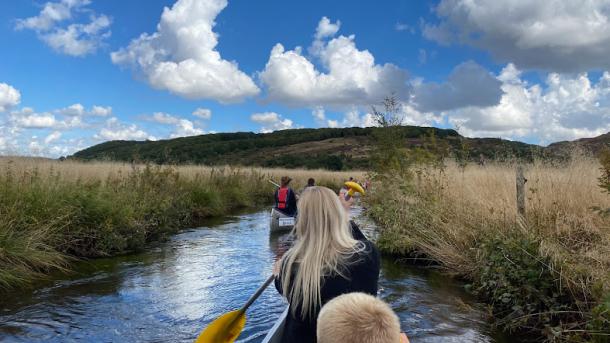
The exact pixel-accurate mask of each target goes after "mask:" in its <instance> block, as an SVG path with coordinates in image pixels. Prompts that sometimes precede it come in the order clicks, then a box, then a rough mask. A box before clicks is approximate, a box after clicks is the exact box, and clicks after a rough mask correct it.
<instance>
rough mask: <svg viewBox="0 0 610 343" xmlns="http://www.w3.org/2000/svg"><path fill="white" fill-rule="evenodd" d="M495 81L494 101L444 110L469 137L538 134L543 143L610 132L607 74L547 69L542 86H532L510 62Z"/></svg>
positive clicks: (519, 136)
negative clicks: (498, 90) (498, 85)
mask: <svg viewBox="0 0 610 343" xmlns="http://www.w3.org/2000/svg"><path fill="white" fill-rule="evenodd" d="M498 79H499V80H500V81H501V82H502V89H503V91H504V94H503V95H502V98H501V100H500V103H499V104H498V105H495V106H490V107H485V108H464V109H460V110H455V111H448V112H446V113H445V114H446V115H447V118H448V121H449V122H450V123H452V124H454V125H456V126H459V127H460V128H461V131H462V132H463V133H464V134H467V135H470V136H495V137H498V136H500V137H507V138H523V137H537V138H538V139H539V142H540V143H542V144H548V143H551V142H554V141H559V140H572V139H576V138H582V137H593V136H597V135H600V134H603V133H606V132H608V131H610V73H609V72H605V73H603V75H602V76H601V77H600V78H599V80H597V82H591V81H590V80H589V77H588V75H587V74H586V73H581V74H558V73H551V74H549V75H548V77H547V78H546V80H545V84H544V85H539V84H533V85H530V84H528V82H526V81H524V80H523V79H522V78H521V76H520V71H519V70H518V69H517V68H516V67H515V66H514V65H512V64H509V65H507V66H506V67H505V68H504V69H503V70H502V72H501V73H500V75H498Z"/></svg>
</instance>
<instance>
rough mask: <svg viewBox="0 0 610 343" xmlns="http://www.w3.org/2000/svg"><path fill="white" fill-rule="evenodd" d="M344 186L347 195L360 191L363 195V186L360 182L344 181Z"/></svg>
mask: <svg viewBox="0 0 610 343" xmlns="http://www.w3.org/2000/svg"><path fill="white" fill-rule="evenodd" d="M345 187H347V189H349V190H348V191H347V195H349V196H353V195H354V193H360V194H362V195H364V188H362V186H360V184H359V183H357V182H353V181H347V182H345Z"/></svg>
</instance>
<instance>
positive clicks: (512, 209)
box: [368, 156, 610, 342]
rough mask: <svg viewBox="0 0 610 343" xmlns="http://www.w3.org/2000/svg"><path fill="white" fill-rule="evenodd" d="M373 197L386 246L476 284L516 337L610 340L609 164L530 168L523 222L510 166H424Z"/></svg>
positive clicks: (587, 161)
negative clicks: (605, 171) (605, 185)
mask: <svg viewBox="0 0 610 343" xmlns="http://www.w3.org/2000/svg"><path fill="white" fill-rule="evenodd" d="M413 170H414V173H413V175H414V177H413V178H412V180H405V179H401V178H397V177H394V178H390V179H389V180H388V181H386V182H383V183H382V184H380V185H376V187H375V189H374V191H373V192H372V193H371V194H370V196H369V197H368V202H369V208H370V211H369V213H370V214H371V215H372V216H373V217H374V218H375V219H376V220H378V221H379V222H380V223H381V224H382V227H384V230H383V231H382V233H381V236H380V240H379V245H380V247H381V249H382V250H384V251H385V252H389V253H394V254H400V255H405V256H408V257H409V258H411V259H415V260H417V259H419V260H420V261H428V262H429V261H433V264H434V265H436V266H437V267H439V268H443V269H445V270H446V271H448V272H450V273H453V274H455V275H457V276H459V277H461V278H464V279H465V280H467V281H468V282H469V284H468V288H469V289H471V290H472V291H473V292H475V293H477V294H479V295H481V296H482V297H483V298H485V299H486V300H487V301H488V303H489V304H490V309H491V311H492V312H493V313H494V315H495V316H496V317H497V318H498V323H499V324H501V325H502V326H503V327H505V328H507V329H508V330H519V331H529V332H534V333H535V334H537V335H539V334H541V335H542V336H543V337H546V339H547V340H548V341H576V342H577V341H589V340H591V341H599V342H607V340H608V339H609V337H610V312H609V310H610V217H608V216H604V215H603V214H602V213H600V211H599V210H598V209H607V208H610V194H607V193H606V192H604V190H603V189H602V188H600V187H599V181H598V180H599V178H600V176H601V174H602V171H601V165H600V164H599V162H598V161H597V160H595V159H592V158H587V157H578V156H576V157H574V158H572V159H571V160H570V161H569V162H566V163H563V164H552V163H545V162H543V161H538V162H535V163H533V164H530V165H526V166H525V177H526V178H527V183H526V215H525V217H521V216H518V214H517V204H516V197H517V194H516V186H515V184H516V182H515V170H516V165H515V164H512V163H503V164H494V163H492V164H488V165H485V166H479V165H473V164H469V165H467V166H465V167H464V166H459V165H458V164H455V163H449V164H445V165H443V166H440V167H439V166H437V167H431V166H418V167H416V168H414V169H413Z"/></svg>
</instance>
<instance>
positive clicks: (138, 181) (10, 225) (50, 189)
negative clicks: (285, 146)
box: [0, 157, 362, 291]
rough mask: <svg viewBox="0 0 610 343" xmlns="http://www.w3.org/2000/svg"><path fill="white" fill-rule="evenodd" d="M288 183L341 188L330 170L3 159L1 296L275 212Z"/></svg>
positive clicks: (0, 175) (0, 179)
mask: <svg viewBox="0 0 610 343" xmlns="http://www.w3.org/2000/svg"><path fill="white" fill-rule="evenodd" d="M283 175H288V176H290V177H292V178H293V179H294V182H293V184H292V186H293V188H294V189H296V190H298V189H300V188H301V187H303V186H304V185H305V184H306V182H307V179H308V178H310V177H314V178H316V180H317V182H318V184H320V185H325V186H328V187H332V188H335V189H338V188H339V187H340V185H341V184H342V183H343V182H344V180H345V179H346V178H348V177H349V176H354V177H361V176H362V173H336V172H328V171H324V170H314V171H311V170H307V171H306V170H286V169H260V168H236V167H220V168H219V167H215V168H210V167H204V166H150V165H130V164H120V163H104V162H94V163H82V162H73V161H63V162H59V161H54V160H48V159H39V158H9V157H5V158H0V291H2V290H3V289H9V288H12V287H15V286H17V285H20V284H24V283H28V282H30V281H31V280H33V279H36V278H39V277H41V276H44V275H45V274H46V273H48V272H49V271H51V270H57V269H60V270H66V269H68V268H69V262H70V261H71V260H72V257H85V258H89V257H97V256H111V255H114V254H123V253H128V252H131V251H135V250H138V249H142V248H143V247H145V246H146V243H147V242H150V241H152V240H159V239H164V238H165V237H167V236H168V235H170V234H172V233H175V232H176V231H177V230H179V229H180V228H183V227H185V226H190V225H196V223H197V222H198V221H199V220H201V219H203V218H206V217H209V216H218V215H225V214H228V213H231V211H234V210H236V209H239V208H244V207H252V206H261V205H267V204H270V202H271V201H272V194H273V190H274V186H273V185H271V184H270V183H269V182H268V180H270V179H272V180H276V181H278V180H279V179H280V177H281V176H283Z"/></svg>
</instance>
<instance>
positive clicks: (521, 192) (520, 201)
mask: <svg viewBox="0 0 610 343" xmlns="http://www.w3.org/2000/svg"><path fill="white" fill-rule="evenodd" d="M526 182H527V179H526V178H525V176H524V175H523V166H522V165H518V166H517V213H518V215H519V217H520V219H525V183H526Z"/></svg>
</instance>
